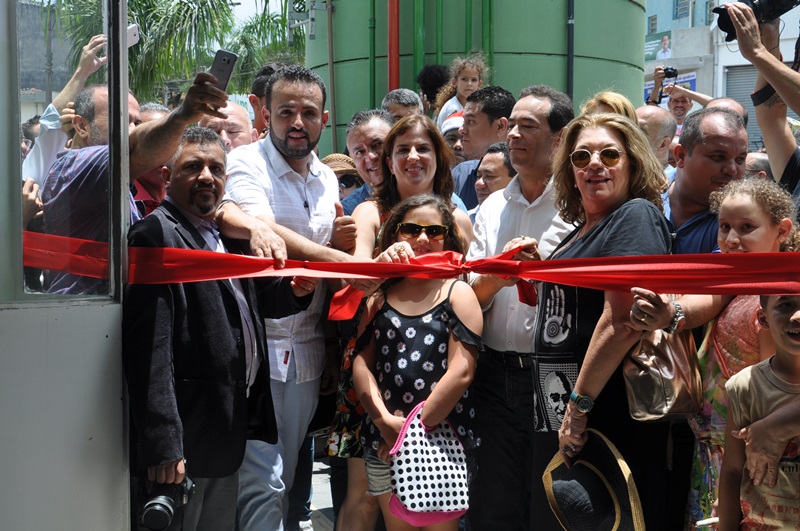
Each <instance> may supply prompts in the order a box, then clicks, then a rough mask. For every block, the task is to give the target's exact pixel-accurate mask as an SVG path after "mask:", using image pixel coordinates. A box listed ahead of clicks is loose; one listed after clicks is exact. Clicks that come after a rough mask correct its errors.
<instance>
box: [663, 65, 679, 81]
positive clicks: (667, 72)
mask: <svg viewBox="0 0 800 531" xmlns="http://www.w3.org/2000/svg"><path fill="white" fill-rule="evenodd" d="M664 77H666V78H667V79H671V78H673V77H678V69H677V68H675V67H674V66H666V67H664Z"/></svg>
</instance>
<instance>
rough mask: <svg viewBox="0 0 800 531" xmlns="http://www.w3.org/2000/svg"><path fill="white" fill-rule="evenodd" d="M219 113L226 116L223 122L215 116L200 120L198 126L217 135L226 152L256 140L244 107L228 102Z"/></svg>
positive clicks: (255, 132)
mask: <svg viewBox="0 0 800 531" xmlns="http://www.w3.org/2000/svg"><path fill="white" fill-rule="evenodd" d="M220 112H222V113H223V114H226V115H227V118H226V119H224V120H223V119H222V118H217V117H215V116H206V117H205V118H203V119H202V120H200V124H199V125H200V126H201V127H208V128H209V129H211V130H212V131H214V132H215V133H217V134H218V135H219V136H220V138H222V142H223V143H224V144H225V151H226V152H228V153H230V152H231V150H232V149H235V148H237V147H239V146H246V145H247V144H252V143H253V142H255V141H256V140H258V131H256V130H255V129H253V124H252V123H251V122H250V115H249V114H248V113H247V110H246V109H245V108H244V107H242V106H241V105H239V104H238V103H234V102H232V101H229V102H228V106H227V107H225V109H223V110H221V111H220Z"/></svg>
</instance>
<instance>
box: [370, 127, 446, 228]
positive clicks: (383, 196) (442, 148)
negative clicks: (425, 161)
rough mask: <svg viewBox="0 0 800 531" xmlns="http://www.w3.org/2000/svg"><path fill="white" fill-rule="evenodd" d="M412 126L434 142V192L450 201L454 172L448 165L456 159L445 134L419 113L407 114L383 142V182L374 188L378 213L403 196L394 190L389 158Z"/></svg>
mask: <svg viewBox="0 0 800 531" xmlns="http://www.w3.org/2000/svg"><path fill="white" fill-rule="evenodd" d="M415 128H421V129H422V131H423V132H424V133H425V134H426V135H427V136H428V139H429V140H430V141H431V144H433V152H434V156H435V159H436V172H435V173H434V176H433V193H434V194H436V195H438V196H440V197H441V198H442V199H443V200H444V201H446V202H448V203H450V198H451V196H452V195H453V191H454V189H455V182H454V181H453V175H452V174H451V173H450V167H451V166H453V162H454V160H455V158H454V156H453V152H452V151H451V149H450V147H448V145H447V143H445V141H444V137H442V135H441V133H439V129H438V128H437V127H436V124H435V123H433V120H431V119H430V118H428V117H427V116H423V115H421V114H414V115H411V116H406V117H405V118H403V119H402V120H400V121H399V122H397V123H396V124H395V125H394V127H392V129H391V130H390V131H389V134H387V135H386V139H385V140H384V141H383V156H382V157H381V169H382V172H383V182H382V183H381V184H379V185H378V186H377V187H376V188H375V199H376V201H377V202H378V210H379V211H380V212H381V213H384V212H389V211H390V210H392V209H393V208H394V207H395V205H397V204H398V203H399V202H400V201H401V200H402V199H403V198H402V197H400V192H399V191H398V189H397V178H396V177H395V176H394V175H393V174H392V169H391V168H390V167H389V163H388V161H389V160H391V158H392V152H393V151H394V145H395V142H396V141H397V138H398V137H399V136H402V135H404V134H406V133H408V132H409V131H411V130H412V129H415Z"/></svg>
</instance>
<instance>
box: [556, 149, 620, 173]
mask: <svg viewBox="0 0 800 531" xmlns="http://www.w3.org/2000/svg"><path fill="white" fill-rule="evenodd" d="M595 153H597V151H589V150H588V149H576V150H575V151H573V152H572V155H570V156H569V160H570V161H571V162H572V165H573V166H575V167H576V168H578V169H579V170H582V169H583V168H585V167H586V166H588V165H589V163H590V162H592V156H593V155H594V154H595ZM599 153H600V162H602V163H603V166H605V167H606V168H613V167H614V166H616V165H617V164H619V159H620V158H621V157H622V154H623V153H624V151H620V150H618V149H614V148H605V149H601V150H600V152H599Z"/></svg>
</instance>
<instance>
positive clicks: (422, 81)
mask: <svg viewBox="0 0 800 531" xmlns="http://www.w3.org/2000/svg"><path fill="white" fill-rule="evenodd" d="M451 77H452V76H451V75H450V68H449V67H447V66H445V65H425V66H423V67H422V70H420V71H419V74H417V79H416V81H417V84H418V85H419V88H420V90H421V91H422V93H423V94H425V97H426V98H427V99H428V101H429V102H430V103H431V105H432V104H433V102H434V101H436V94H438V93H439V89H441V88H442V86H443V85H446V84H447V83H449V82H450V78H451Z"/></svg>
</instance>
